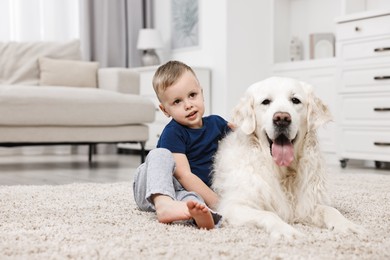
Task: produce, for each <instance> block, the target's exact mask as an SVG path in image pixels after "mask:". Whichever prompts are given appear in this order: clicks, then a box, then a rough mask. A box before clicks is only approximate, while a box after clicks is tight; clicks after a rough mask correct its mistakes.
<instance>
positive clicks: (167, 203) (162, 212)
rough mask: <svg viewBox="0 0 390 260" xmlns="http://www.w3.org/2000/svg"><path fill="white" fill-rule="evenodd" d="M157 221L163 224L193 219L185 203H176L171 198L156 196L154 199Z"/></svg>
mask: <svg viewBox="0 0 390 260" xmlns="http://www.w3.org/2000/svg"><path fill="white" fill-rule="evenodd" d="M152 199H153V202H154V206H155V207H156V213H157V219H158V221H159V222H161V223H171V222H173V221H179V220H188V219H191V217H192V216H191V214H190V213H189V211H188V208H187V205H186V203H185V202H183V201H175V200H173V199H172V198H171V197H169V196H165V195H156V196H154V197H153V198H152Z"/></svg>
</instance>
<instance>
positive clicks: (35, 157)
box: [0, 0, 390, 259]
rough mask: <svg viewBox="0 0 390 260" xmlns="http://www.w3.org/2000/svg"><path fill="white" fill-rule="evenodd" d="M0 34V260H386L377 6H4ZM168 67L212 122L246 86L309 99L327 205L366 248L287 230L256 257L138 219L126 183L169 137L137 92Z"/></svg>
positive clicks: (250, 246) (388, 95)
mask: <svg viewBox="0 0 390 260" xmlns="http://www.w3.org/2000/svg"><path fill="white" fill-rule="evenodd" d="M0 21H1V24H2V26H1V28H0V106H2V107H3V108H4V109H0V111H1V112H0V113H1V114H2V116H1V119H0V143H1V145H0V194H1V195H0V210H1V214H0V215H1V217H0V223H3V224H0V226H2V229H3V230H4V232H2V234H1V235H0V241H2V243H0V244H1V246H0V248H1V250H0V251H1V252H2V253H0V258H2V257H5V258H10V259H21V258H22V259H24V258H28V259H42V258H43V259H46V258H48V259H59V258H61V259H62V258H72V259H81V258H83V259H85V258H87V259H97V258H104V259H128V258H134V257H139V258H142V259H149V258H153V259H156V258H157V259H159V258H183V257H187V258H190V259H200V258H205V257H207V258H217V259H219V258H221V259H233V258H234V259H237V258H238V259H241V258H246V259H258V258H265V259H275V258H278V259H302V258H304V259H307V258H314V259H329V258H334V259H351V258H355V259H360V258H361V259H386V258H389V257H390V249H389V248H390V241H389V239H388V234H389V233H390V224H389V222H388V219H389V215H388V212H389V210H390V209H389V207H390V188H389V187H390V112H389V111H390V109H389V104H390V89H389V86H390V81H389V79H390V76H389V75H390V69H389V68H390V66H389V65H390V51H389V50H390V29H389V28H388V24H389V22H390V2H389V1H386V0H328V1H322V0H267V1H258V0H246V1H234V0H227V1H226V0H214V1H206V0H186V1H180V0H158V1H155V0H121V1H119V0H118V1H109V0H99V1H97V0H95V1H94V0H54V1H53V0H3V1H0ZM169 60H180V61H183V62H185V63H186V64H188V65H189V66H191V67H192V68H193V69H194V71H195V73H196V74H197V77H198V78H199V82H200V84H201V86H202V88H203V93H204V96H205V107H206V114H218V115H221V116H222V117H224V118H226V119H227V120H228V119H229V118H230V117H231V112H232V110H233V108H234V107H235V105H236V104H237V103H238V102H239V100H240V97H241V96H242V95H243V94H244V92H245V90H246V89H247V88H248V87H249V86H250V85H251V84H253V83H255V82H257V81H261V80H263V79H266V78H268V77H271V76H285V77H292V78H297V79H299V80H302V81H305V82H307V83H309V84H311V85H312V86H313V87H314V89H315V92H316V94H317V95H318V96H319V97H320V98H321V99H322V100H323V101H324V102H325V103H326V104H327V105H328V106H329V109H330V110H331V112H332V115H333V121H332V122H330V123H328V124H327V125H326V126H325V127H323V128H321V129H320V131H319V133H318V134H319V139H320V144H321V149H322V151H323V154H324V158H325V159H326V162H327V166H328V171H329V173H330V184H331V186H330V188H329V190H330V192H331V195H332V196H331V197H332V199H333V201H334V202H333V203H334V204H335V205H336V208H338V209H339V210H340V211H341V212H342V213H343V214H344V215H346V216H347V217H349V218H350V219H351V220H353V221H354V222H357V223H359V224H361V225H363V226H364V227H365V228H366V229H367V230H369V232H368V235H366V236H365V237H358V236H354V235H351V234H341V235H340V234H332V233H331V232H325V231H321V230H320V229H316V228H312V227H306V226H303V225H299V226H298V229H299V230H300V231H302V232H303V233H305V234H307V237H306V238H304V239H297V240H296V241H294V242H289V243H281V242H276V243H269V241H268V237H267V236H266V235H265V234H263V233H262V232H261V230H252V229H250V228H246V227H244V228H242V229H240V228H232V229H228V228H227V229H223V228H222V229H220V230H215V231H212V232H209V233H205V232H204V231H203V230H193V229H192V228H191V227H187V226H182V225H161V224H159V223H157V221H155V216H154V215H153V214H149V213H145V212H139V211H137V209H136V206H135V204H134V201H133V200H132V198H131V196H132V194H131V189H132V177H133V174H134V172H135V170H136V168H137V167H138V166H139V165H140V163H141V162H142V161H143V160H144V156H145V153H146V152H147V151H148V150H151V149H153V148H154V147H155V146H156V143H157V140H158V138H159V135H160V134H161V131H162V130H163V128H164V126H165V125H166V124H167V123H168V122H169V118H166V117H165V116H164V114H163V113H162V112H161V111H159V110H158V100H157V98H156V97H155V94H154V91H153V88H152V85H151V80H152V77H153V74H154V72H155V70H156V69H157V67H158V66H159V65H161V64H163V63H165V62H167V61H169ZM88 76H89V77H88ZM144 150H145V151H144ZM156 232H157V233H156ZM156 234H164V236H165V238H164V236H162V237H159V236H157V235H156ZM167 238H169V239H167ZM168 240H170V241H168ZM194 241H197V243H194Z"/></svg>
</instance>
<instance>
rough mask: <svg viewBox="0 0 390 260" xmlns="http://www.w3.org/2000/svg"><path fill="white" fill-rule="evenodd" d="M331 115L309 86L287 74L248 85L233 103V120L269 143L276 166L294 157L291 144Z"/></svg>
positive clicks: (288, 163)
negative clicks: (235, 103)
mask: <svg viewBox="0 0 390 260" xmlns="http://www.w3.org/2000/svg"><path fill="white" fill-rule="evenodd" d="M330 119H331V115H330V112H329V110H328V108H327V106H326V105H324V104H323V102H322V101H321V100H320V99H319V98H318V97H316V96H315V95H314V93H313V89H312V87H311V86H310V85H309V84H307V83H304V82H300V81H298V80H294V79H291V78H281V77H272V78H269V79H266V80H264V81H260V82H257V83H255V84H253V85H252V86H250V87H249V88H248V90H247V91H246V93H245V95H244V97H243V98H242V99H241V101H240V103H239V104H238V105H237V106H236V107H235V109H234V113H233V118H232V120H233V122H234V123H235V124H236V125H237V126H239V128H240V130H239V131H242V132H243V133H244V134H245V135H255V136H256V138H257V139H259V143H260V144H267V145H269V147H270V151H271V155H272V157H273V159H274V161H275V162H276V163H277V164H278V165H279V166H288V165H290V163H291V162H292V161H293V160H294V154H295V150H294V145H295V144H299V143H300V142H302V140H303V138H304V136H305V134H306V133H307V132H309V131H315V130H316V129H317V128H318V127H319V126H321V125H322V124H324V123H326V122H328V121H329V120H330Z"/></svg>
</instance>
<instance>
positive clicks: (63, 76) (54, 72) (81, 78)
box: [39, 57, 99, 88]
mask: <svg viewBox="0 0 390 260" xmlns="http://www.w3.org/2000/svg"><path fill="white" fill-rule="evenodd" d="M39 68H40V79H39V85H41V86H70V87H91V88H96V87H97V70H98V68H99V63H98V62H89V61H76V60H58V59H51V58H47V57H41V58H39Z"/></svg>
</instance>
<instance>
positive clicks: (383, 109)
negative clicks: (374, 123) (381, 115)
mask: <svg viewBox="0 0 390 260" xmlns="http://www.w3.org/2000/svg"><path fill="white" fill-rule="evenodd" d="M374 111H376V112H385V111H390V107H375V108H374Z"/></svg>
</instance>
